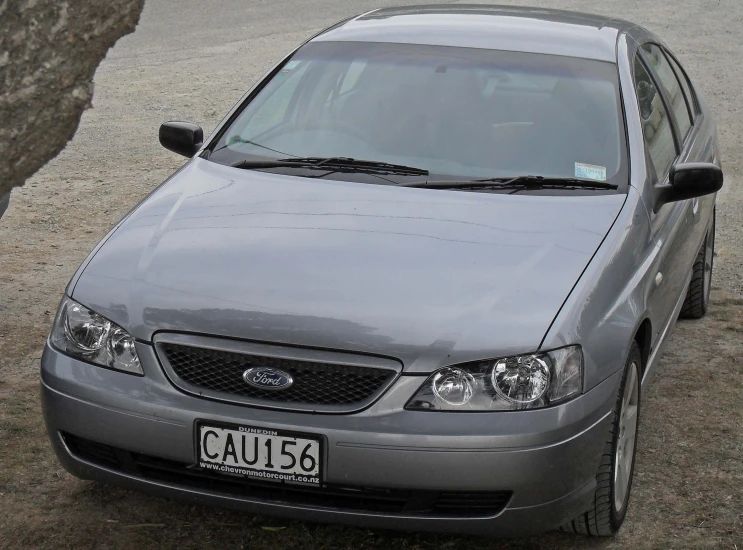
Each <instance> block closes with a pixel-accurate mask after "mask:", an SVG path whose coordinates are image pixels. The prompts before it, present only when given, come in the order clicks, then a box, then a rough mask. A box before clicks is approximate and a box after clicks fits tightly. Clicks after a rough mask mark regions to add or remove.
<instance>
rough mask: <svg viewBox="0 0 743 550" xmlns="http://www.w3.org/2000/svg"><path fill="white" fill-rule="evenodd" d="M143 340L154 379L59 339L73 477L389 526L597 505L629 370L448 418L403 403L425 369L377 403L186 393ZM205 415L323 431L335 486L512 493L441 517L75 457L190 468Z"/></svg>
mask: <svg viewBox="0 0 743 550" xmlns="http://www.w3.org/2000/svg"><path fill="white" fill-rule="evenodd" d="M137 348H138V349H137V351H138V354H139V357H140V361H141V362H142V366H143V369H144V371H145V377H136V376H131V375H128V374H124V373H119V372H115V371H110V370H106V369H102V368H98V367H95V366H92V365H89V364H87V363H84V362H81V361H78V360H76V359H73V358H70V357H68V356H66V355H63V354H61V353H59V352H57V351H56V350H54V349H52V348H51V347H49V346H48V345H47V347H46V349H45V352H44V356H43V358H42V369H41V371H42V372H41V374H42V376H41V378H42V384H41V386H42V402H43V408H44V416H45V420H46V425H47V429H48V432H49V436H50V440H51V442H52V445H53V447H54V450H55V452H56V454H57V456H58V457H59V460H60V462H61V463H62V465H63V466H64V467H65V468H66V469H67V470H68V471H69V472H71V473H72V474H74V475H76V476H78V477H81V478H85V479H93V480H97V481H102V482H107V483H112V484H116V485H122V486H125V487H128V488H131V489H136V490H142V491H146V492H150V493H154V494H159V495H163V496H168V497H173V498H181V499H187V500H190V501H192V502H200V503H205V504H213V505H220V506H227V507H232V508H237V509H240V510H245V511H248V512H253V513H260V514H272V515H280V516H288V517H293V518H298V519H305V520H313V521H326V522H333V523H348V524H356V525H364V526H368V527H377V528H385V529H390V528H392V529H395V528H398V529H403V530H430V531H446V532H461V533H471V534H482V535H502V536H513V535H524V534H530V533H535V532H540V531H545V530H548V529H551V528H554V527H556V526H558V525H560V524H561V523H563V522H565V521H567V520H569V519H572V518H573V517H575V516H576V515H578V514H580V513H582V512H584V511H585V510H587V509H588V508H589V507H590V501H591V499H592V498H593V494H594V490H595V473H596V470H597V468H598V464H599V461H600V457H601V453H602V452H603V448H604V444H605V441H606V436H607V433H608V431H609V422H610V413H611V411H612V409H613V405H614V403H615V400H616V395H617V391H618V387H619V379H620V373H617V374H615V375H613V376H611V377H609V378H608V379H606V380H605V381H604V382H602V383H601V384H599V385H598V386H597V387H595V388H593V389H592V390H591V391H589V392H587V393H586V394H584V395H583V396H581V397H579V398H577V399H574V400H573V401H570V402H568V403H565V404H563V405H560V406H557V407H553V408H549V409H543V410H535V411H519V412H499V413H494V412H489V413H442V412H411V411H404V410H403V406H404V404H405V403H406V402H407V400H408V399H409V398H410V396H411V395H412V394H413V393H414V392H415V391H416V390H417V389H418V387H419V386H420V384H421V383H422V382H423V380H424V379H425V378H423V377H421V376H402V377H400V379H398V381H397V382H396V383H395V384H394V385H393V386H392V387H391V388H390V389H389V390H388V391H387V392H386V394H385V395H384V396H383V397H382V398H381V399H380V400H379V401H377V402H376V403H375V404H373V405H372V406H371V407H370V408H368V409H366V410H364V411H361V412H359V413H355V414H351V415H321V414H307V413H297V412H285V411H276V410H264V409H257V408H250V407H245V406H240V405H232V404H225V403H219V402H214V401H209V400H206V399H200V398H196V397H193V396H189V395H185V394H183V393H181V392H180V391H178V390H176V389H175V388H174V387H173V386H172V385H171V384H170V382H169V381H168V380H167V378H166V377H165V376H164V374H163V371H162V369H161V368H160V366H159V363H158V361H157V358H156V356H155V354H154V351H153V349H152V348H151V347H150V346H148V345H145V344H137ZM199 419H200V420H210V421H215V422H225V423H231V424H247V425H250V426H256V427H261V428H273V429H278V430H290V431H301V432H306V433H317V434H322V435H324V436H325V438H326V445H327V447H326V449H325V457H326V458H325V472H324V476H323V477H324V481H325V483H327V484H328V485H333V486H344V487H359V488H362V487H364V488H368V487H372V488H385V489H391V490H398V489H406V490H411V491H416V490H421V491H432V490H435V491H459V492H482V491H510V492H512V497H511V498H510V500H509V501H508V503H507V505H506V506H505V508H504V509H503V510H502V511H499V512H498V513H497V514H494V515H491V516H486V517H483V516H482V515H472V516H467V515H457V516H456V517H454V516H452V517H446V516H443V517H442V516H441V515H439V516H436V517H433V516H426V515H421V514H416V515H410V514H407V513H405V512H400V513H385V512H381V513H380V512H374V513H371V512H366V511H360V510H350V509H345V508H343V507H342V506H318V505H309V504H305V503H302V504H300V503H296V502H291V501H287V500H284V499H280V498H278V497H277V498H271V497H261V498H256V497H254V496H239V495H237V496H236V495H234V494H229V493H225V492H220V491H219V490H212V489H210V488H203V487H198V488H197V487H193V486H189V485H188V484H186V483H179V482H178V480H177V479H176V480H173V479H168V480H163V479H162V478H153V477H149V476H148V475H144V474H142V473H141V472H138V471H137V470H136V469H132V468H129V469H127V468H115V467H111V466H108V465H106V464H105V463H95V462H92V461H90V460H88V459H86V458H85V457H82V456H80V455H79V454H75V452H74V451H73V450H72V449H71V448H70V446H68V445H66V444H65V443H64V441H63V438H62V436H61V434H62V433H66V434H71V435H73V436H77V437H79V438H84V439H86V440H89V441H92V442H96V443H100V444H104V445H108V446H111V447H114V448H116V449H123V450H126V451H131V452H134V453H140V454H142V455H146V456H149V457H156V458H160V459H165V460H169V461H173V462H176V463H179V464H183V465H190V464H194V463H195V460H196V449H195V437H194V426H195V422H196V420H199ZM319 490H322V489H319ZM277 492H278V491H277Z"/></svg>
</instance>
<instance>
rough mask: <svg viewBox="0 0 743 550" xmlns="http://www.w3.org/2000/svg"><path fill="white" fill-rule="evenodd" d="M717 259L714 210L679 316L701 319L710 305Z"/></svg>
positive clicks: (692, 270) (695, 261) (692, 269)
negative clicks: (713, 271)
mask: <svg viewBox="0 0 743 550" xmlns="http://www.w3.org/2000/svg"><path fill="white" fill-rule="evenodd" d="M714 261H715V212H714V210H713V211H712V226H711V227H710V229H709V231H708V232H707V236H706V237H705V238H704V242H703V243H702V248H700V249H699V253H698V254H697V259H696V260H694V266H693V267H692V268H691V281H690V282H689V288H688V290H687V291H686V298H685V299H684V305H683V306H681V312H680V313H679V317H681V318H683V319H701V318H702V317H704V314H705V313H707V308H708V307H709V294H710V290H711V289H712V268H713V266H714Z"/></svg>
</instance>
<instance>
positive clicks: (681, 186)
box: [654, 162, 722, 212]
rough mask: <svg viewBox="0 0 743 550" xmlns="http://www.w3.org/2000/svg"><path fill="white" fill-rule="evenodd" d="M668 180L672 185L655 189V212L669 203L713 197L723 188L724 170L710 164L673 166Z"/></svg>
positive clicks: (695, 163)
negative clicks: (705, 196) (712, 195)
mask: <svg viewBox="0 0 743 550" xmlns="http://www.w3.org/2000/svg"><path fill="white" fill-rule="evenodd" d="M668 178H669V180H670V182H671V185H661V186H658V187H656V188H655V191H656V192H655V206H654V210H655V212H657V211H658V210H659V209H660V207H661V206H663V205H664V204H666V203H667V202H675V201H683V200H686V199H693V198H694V197H702V196H704V195H711V194H712V193H716V192H717V191H719V190H720V189H721V188H722V170H721V169H720V167H719V166H717V165H716V164H712V163H709V162H686V163H682V164H676V165H674V166H671V172H670V174H669V176H668Z"/></svg>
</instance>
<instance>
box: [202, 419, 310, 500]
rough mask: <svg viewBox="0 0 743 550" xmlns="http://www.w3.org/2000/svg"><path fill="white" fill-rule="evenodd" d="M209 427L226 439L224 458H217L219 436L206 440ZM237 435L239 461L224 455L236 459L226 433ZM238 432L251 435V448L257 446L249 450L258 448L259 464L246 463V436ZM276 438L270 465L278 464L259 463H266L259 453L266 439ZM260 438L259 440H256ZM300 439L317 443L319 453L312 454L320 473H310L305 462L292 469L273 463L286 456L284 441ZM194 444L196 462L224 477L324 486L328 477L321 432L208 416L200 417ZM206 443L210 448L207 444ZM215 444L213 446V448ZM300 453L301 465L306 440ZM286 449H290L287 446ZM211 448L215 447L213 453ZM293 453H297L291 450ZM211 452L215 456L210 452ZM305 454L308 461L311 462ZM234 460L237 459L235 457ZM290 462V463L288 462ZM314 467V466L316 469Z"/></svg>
mask: <svg viewBox="0 0 743 550" xmlns="http://www.w3.org/2000/svg"><path fill="white" fill-rule="evenodd" d="M207 431H211V432H213V433H215V434H216V437H217V439H218V440H219V442H221V441H222V439H224V448H223V457H222V459H218V458H214V456H213V454H214V451H216V450H217V448H219V445H217V446H216V448H215V445H214V443H215V439H214V438H215V436H214V435H212V436H210V437H211V438H210V439H209V438H207V439H208V440H207V441H206V442H205V434H206V432H207ZM225 432H227V433H230V434H232V435H233V438H232V439H233V450H234V451H235V453H234V454H235V455H236V456H237V463H235V464H230V463H227V462H225V460H224V459H223V458H224V457H225V456H226V455H228V454H229V455H230V456H229V457H228V459H229V460H232V455H233V453H229V452H227V451H228V449H227V448H226V447H227V435H226V433H225ZM236 435H240V436H243V435H244V436H246V437H247V438H250V439H251V444H250V447H249V449H250V448H252V449H253V450H249V449H248V450H247V453H248V454H251V453H253V452H255V455H254V457H253V458H254V459H256V460H258V464H256V465H255V467H250V466H248V465H247V464H242V460H241V459H242V456H240V455H241V454H242V453H243V451H244V449H242V445H243V441H242V438H237V437H236ZM269 439H270V440H271V441H272V446H271V447H272V450H271V455H272V456H271V459H270V460H269V465H273V466H274V468H265V467H258V466H259V464H260V463H261V462H262V463H263V464H264V465H265V460H260V459H259V457H258V450H259V448H260V450H261V451H263V447H265V446H266V444H265V441H267V440H269ZM255 440H258V443H256V442H255ZM291 440H295V441H296V440H299V441H301V442H304V443H305V444H306V443H312V444H315V445H316V454H313V452H312V449H310V452H309V455H310V456H311V457H312V458H315V460H316V468H315V470H316V473H306V472H305V471H304V470H303V468H301V466H300V467H299V469H300V470H301V471H299V472H296V471H295V470H297V468H293V469H291V470H282V469H281V468H280V466H277V464H271V463H272V462H276V460H277V459H279V457H281V459H283V458H284V457H286V456H287V455H286V454H282V453H281V451H282V445H281V444H282V442H283V441H291ZM194 445H195V450H196V466H197V467H198V468H199V469H201V470H205V471H207V472H212V473H215V474H219V475H220V477H222V476H224V477H225V478H229V477H232V478H235V477H238V478H241V479H244V480H255V481H268V482H272V483H278V484H281V483H286V484H290V485H302V486H310V487H322V486H323V483H324V479H325V437H324V436H323V435H320V434H317V433H307V432H297V431H293V430H282V429H273V428H262V427H258V426H251V425H247V424H235V423H231V422H220V421H212V420H208V419H198V420H196V422H195V423H194ZM204 446H206V449H204V448H203V447H204ZM210 447H211V448H210ZM296 447H299V448H298V449H297V452H296V455H294V458H295V460H296V461H297V466H299V462H300V461H301V460H302V458H301V453H302V451H303V449H304V445H303V444H302V443H297V445H296ZM284 450H286V449H284ZM208 451H212V453H209V452H208ZM290 454H293V453H290ZM210 455H211V456H210ZM266 455H267V452H262V456H263V457H264V458H265V457H266ZM307 460H309V459H307V458H305V464H306V462H307ZM232 462H235V461H234V460H233V461H232ZM285 465H286V464H285ZM313 471H314V470H313Z"/></svg>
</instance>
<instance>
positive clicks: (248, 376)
mask: <svg viewBox="0 0 743 550" xmlns="http://www.w3.org/2000/svg"><path fill="white" fill-rule="evenodd" d="M243 380H245V381H246V382H247V383H248V384H250V385H251V386H253V387H254V388H258V389H259V390H285V389H287V388H288V387H290V386H291V385H292V384H293V383H294V379H293V378H292V375H291V374H289V373H288V372H284V371H283V370H279V369H272V368H270V367H253V368H250V369H248V370H246V371H245V372H244V373H243Z"/></svg>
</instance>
